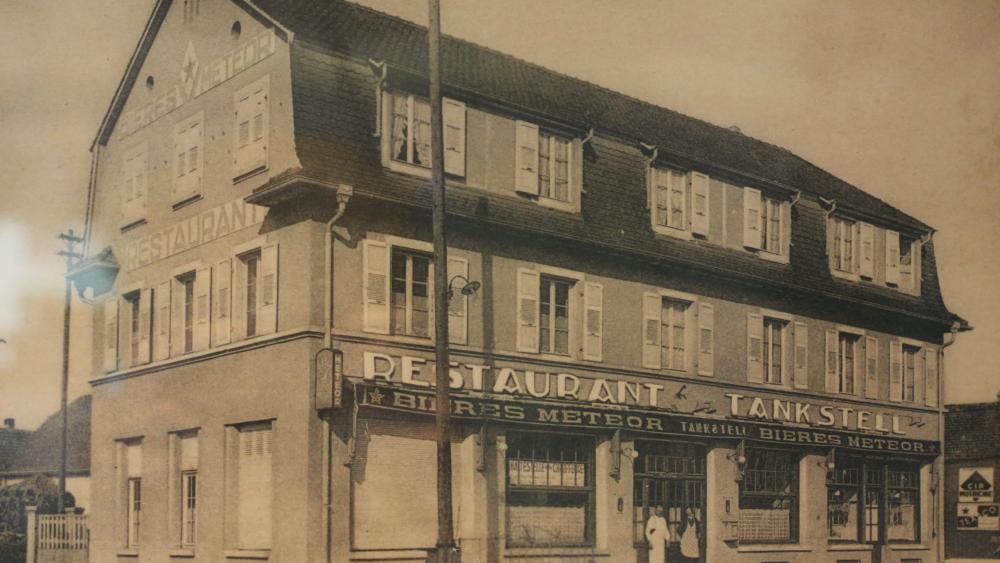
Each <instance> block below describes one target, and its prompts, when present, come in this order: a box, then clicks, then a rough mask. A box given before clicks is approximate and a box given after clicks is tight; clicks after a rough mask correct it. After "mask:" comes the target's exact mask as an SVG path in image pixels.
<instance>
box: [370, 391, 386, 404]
mask: <svg viewBox="0 0 1000 563" xmlns="http://www.w3.org/2000/svg"><path fill="white" fill-rule="evenodd" d="M383 398H385V396H384V395H382V393H380V392H379V390H378V389H376V390H374V391H372V392H371V393H369V394H368V402H369V403H371V404H373V405H381V404H382V399H383Z"/></svg>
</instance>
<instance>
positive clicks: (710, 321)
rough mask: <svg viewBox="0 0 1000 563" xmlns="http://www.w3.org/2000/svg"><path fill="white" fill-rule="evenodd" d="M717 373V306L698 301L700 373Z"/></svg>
mask: <svg viewBox="0 0 1000 563" xmlns="http://www.w3.org/2000/svg"><path fill="white" fill-rule="evenodd" d="M714 373H715V308H714V307H712V304H711V303H698V375H709V376H711V375H714Z"/></svg>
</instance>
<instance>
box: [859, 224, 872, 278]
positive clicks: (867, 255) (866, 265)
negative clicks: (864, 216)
mask: <svg viewBox="0 0 1000 563" xmlns="http://www.w3.org/2000/svg"><path fill="white" fill-rule="evenodd" d="M859 229H860V231H861V266H860V268H861V269H860V272H859V273H860V274H861V275H862V276H864V277H866V278H868V279H871V278H873V277H875V227H874V226H872V225H871V223H860V227H859Z"/></svg>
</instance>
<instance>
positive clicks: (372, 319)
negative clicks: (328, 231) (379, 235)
mask: <svg viewBox="0 0 1000 563" xmlns="http://www.w3.org/2000/svg"><path fill="white" fill-rule="evenodd" d="M364 270H365V284H364V289H365V295H364V304H365V306H364V317H365V319H364V326H365V330H366V331H368V332H377V333H379V334H389V245H388V244H386V243H384V242H382V241H377V240H373V239H365V241H364Z"/></svg>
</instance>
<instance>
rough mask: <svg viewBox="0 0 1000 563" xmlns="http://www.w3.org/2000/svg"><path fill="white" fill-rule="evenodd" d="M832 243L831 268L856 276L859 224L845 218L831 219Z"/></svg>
mask: <svg viewBox="0 0 1000 563" xmlns="http://www.w3.org/2000/svg"><path fill="white" fill-rule="evenodd" d="M830 221H831V223H832V224H831V227H830V231H831V234H832V235H833V241H832V243H831V254H830V267H831V268H833V270H834V271H835V272H841V273H844V274H849V275H852V276H853V275H855V274H857V271H858V261H857V257H856V256H857V249H856V248H855V246H856V245H857V240H858V233H857V231H858V223H857V222H856V221H852V220H850V219H845V218H843V217H832V218H831V219H830Z"/></svg>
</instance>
